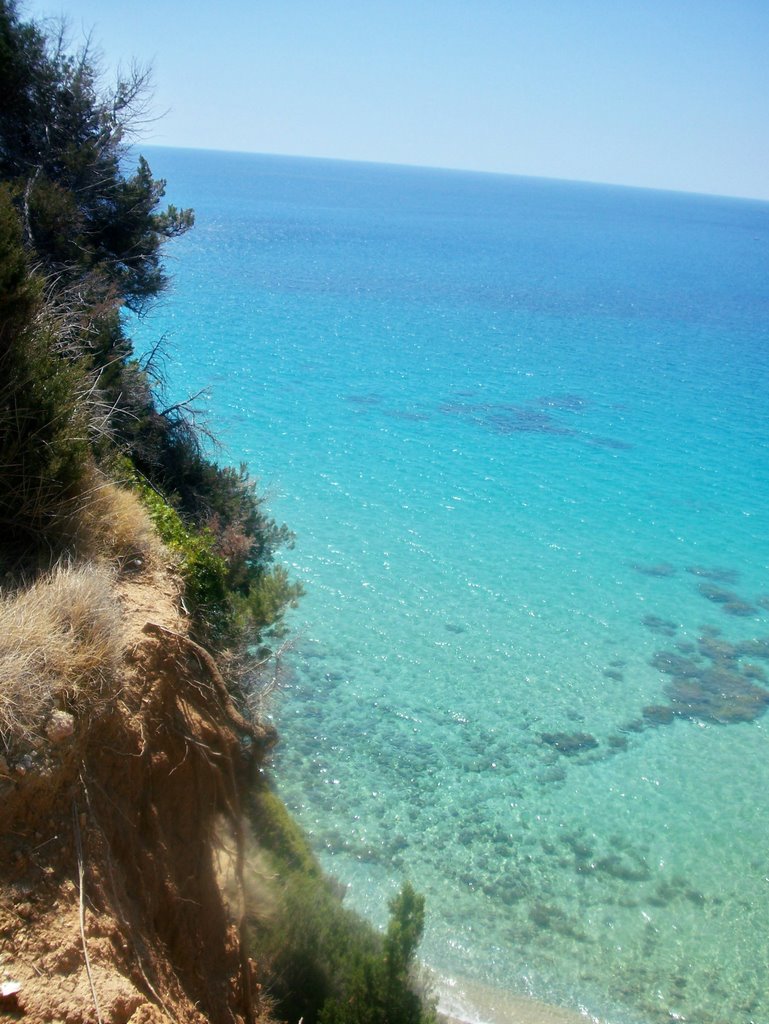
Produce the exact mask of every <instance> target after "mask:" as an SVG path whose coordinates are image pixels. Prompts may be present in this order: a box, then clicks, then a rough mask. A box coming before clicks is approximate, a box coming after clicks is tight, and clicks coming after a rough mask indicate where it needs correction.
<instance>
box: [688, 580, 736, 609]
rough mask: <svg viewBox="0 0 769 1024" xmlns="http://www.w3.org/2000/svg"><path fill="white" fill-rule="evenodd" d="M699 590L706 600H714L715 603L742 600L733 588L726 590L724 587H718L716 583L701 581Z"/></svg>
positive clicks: (698, 586)
mask: <svg viewBox="0 0 769 1024" xmlns="http://www.w3.org/2000/svg"><path fill="white" fill-rule="evenodd" d="M697 590H698V591H699V592H700V594H702V596H703V597H704V598H705V600H706V601H712V602H713V604H728V603H729V602H730V601H739V600H740V599H739V597H738V595H737V594H735V593H734V592H733V591H732V590H724V588H723V587H717V586H716V585H715V583H699V584H698V585H697Z"/></svg>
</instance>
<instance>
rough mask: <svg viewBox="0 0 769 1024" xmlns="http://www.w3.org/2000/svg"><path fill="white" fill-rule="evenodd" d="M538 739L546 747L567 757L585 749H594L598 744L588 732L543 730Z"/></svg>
mask: <svg viewBox="0 0 769 1024" xmlns="http://www.w3.org/2000/svg"><path fill="white" fill-rule="evenodd" d="M540 739H541V740H542V742H543V743H544V744H546V745H547V746H548V747H552V748H553V749H554V750H557V751H558V753H559V754H565V755H566V756H567V757H573V756H574V755H575V754H581V753H583V752H584V751H586V750H595V748H596V747H597V746H598V740H597V739H596V738H595V736H591V734H590V733H589V732H543V733H540Z"/></svg>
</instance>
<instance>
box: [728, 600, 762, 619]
mask: <svg viewBox="0 0 769 1024" xmlns="http://www.w3.org/2000/svg"><path fill="white" fill-rule="evenodd" d="M723 609H724V611H725V612H726V614H727V615H740V616H742V617H743V618H748V617H750V616H751V615H755V614H756V613H757V611H758V609H757V608H756V607H755V606H754V605H752V604H749V603H748V602H747V601H740V600H737V601H727V602H726V603H725V604H724V606H723Z"/></svg>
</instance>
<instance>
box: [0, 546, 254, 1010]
mask: <svg viewBox="0 0 769 1024" xmlns="http://www.w3.org/2000/svg"><path fill="white" fill-rule="evenodd" d="M86 572H87V574H92V575H93V576H95V577H96V578H97V579H98V580H99V583H100V585H101V587H102V590H106V593H102V594H101V595H100V600H101V601H104V600H105V599H106V600H107V601H114V605H115V607H116V608H117V609H118V610H119V616H118V621H117V636H114V637H112V639H111V642H112V643H116V644H117V647H118V649H117V651H116V652H115V654H116V660H115V664H114V667H113V668H112V669H111V670H110V673H109V676H110V678H109V680H108V682H106V683H105V682H102V683H101V685H100V686H99V692H98V693H92V694H90V695H88V696H87V697H84V698H82V699H81V701H80V706H79V707H78V706H77V702H75V706H74V707H73V706H72V705H71V704H67V695H66V694H64V693H62V694H60V695H59V696H60V698H61V699H62V702H63V703H65V705H66V706H70V707H73V710H72V711H71V712H70V711H63V710H61V709H60V708H56V709H52V710H51V712H50V714H49V715H48V717H47V720H46V721H45V722H44V723H42V729H41V730H40V732H39V733H38V734H37V735H35V734H32V735H28V736H27V737H26V739H25V741H24V742H22V743H21V744H17V745H16V749H15V752H14V756H12V757H7V758H5V759H4V763H3V764H2V770H3V775H2V779H1V780H0V788H1V789H2V804H1V805H0V865H1V867H2V872H1V875H0V934H2V937H3V944H2V950H3V952H2V962H1V963H0V971H2V981H3V983H4V991H5V992H6V993H7V994H6V995H5V996H4V997H3V998H2V1000H0V1007H2V1010H3V1011H4V1013H6V1014H7V1015H8V1016H9V1017H11V1018H13V1017H18V1018H20V1019H24V1020H29V1021H30V1022H33V1021H41V1022H42V1021H59V1020H60V1021H66V1022H67V1024H78V1022H84V1024H85V1022H91V1021H98V1020H102V1021H110V1022H114V1024H121V1022H127V1021H131V1022H133V1024H149V1022H151V1021H160V1020H169V1019H170V1020H175V1021H179V1022H187V1021H189V1022H201V1021H204V1020H207V1021H212V1022H217V1024H218V1022H222V1024H229V1022H235V1021H255V1020H266V1019H267V1016H266V1014H265V1011H266V1007H265V1006H264V1005H260V999H259V989H258V985H257V983H256V980H255V971H256V965H255V964H254V963H253V961H250V960H249V959H248V956H247V953H246V949H245V943H244V938H245V936H244V907H245V897H244V893H243V877H242V875H243V861H244V838H243V829H244V824H243V807H242V801H243V792H244V787H246V786H247V785H248V783H249V779H250V777H251V773H252V772H253V770H254V767H255V765H257V764H258V763H259V762H260V760H261V757H262V751H263V750H264V747H265V745H266V744H265V742H262V740H266V739H267V734H266V733H262V734H261V737H260V734H259V733H258V732H257V733H254V732H253V731H252V730H251V729H250V728H249V726H248V724H247V722H246V721H245V720H244V719H243V718H241V716H240V715H239V714H238V713H237V712H236V711H235V709H234V707H233V705H232V700H231V698H229V696H228V695H227V691H226V690H224V689H223V684H222V681H221V677H220V676H219V674H218V670H217V669H216V666H215V665H214V664H213V662H212V661H211V660H210V656H208V655H207V653H206V652H205V651H204V650H203V648H201V647H199V645H197V644H195V643H194V642H192V641H190V640H189V637H188V620H186V618H185V617H183V616H182V615H181V614H180V605H179V596H180V592H181V588H180V581H179V578H178V575H177V574H176V572H175V570H174V568H173V566H172V565H170V564H168V563H166V564H160V565H157V566H155V567H148V568H144V567H140V568H139V570H138V571H137V570H136V568H135V567H131V569H130V571H128V572H124V573H122V574H112V573H109V572H108V571H106V570H104V569H102V570H99V569H97V568H95V567H92V568H91V569H89V570H86ZM73 575H74V577H76V579H75V581H74V583H75V586H78V585H79V584H80V583H82V570H81V571H78V572H74V573H73ZM46 585H47V586H49V587H50V586H52V585H54V586H55V585H58V586H61V585H62V580H61V579H59V580H58V581H57V583H54V584H52V582H51V581H49V582H48V583H47V584H41V586H46ZM49 638H50V634H49ZM27 655H28V657H39V658H42V659H43V660H45V659H46V658H49V659H50V657H51V654H50V653H49V654H46V653H45V652H41V651H39V650H38V651H36V652H31V651H28V652H27Z"/></svg>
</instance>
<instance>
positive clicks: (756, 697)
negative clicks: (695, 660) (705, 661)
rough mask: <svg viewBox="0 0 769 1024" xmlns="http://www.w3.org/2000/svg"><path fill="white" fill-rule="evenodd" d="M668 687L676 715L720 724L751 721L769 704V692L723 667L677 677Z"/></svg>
mask: <svg viewBox="0 0 769 1024" xmlns="http://www.w3.org/2000/svg"><path fill="white" fill-rule="evenodd" d="M666 690H667V694H668V696H669V697H670V700H671V703H672V706H673V709H674V711H675V713H676V714H678V715H683V716H686V717H690V718H700V719H703V720H704V721H709V722H717V723H719V724H721V725H728V724H731V723H735V722H750V721H752V720H753V719H754V718H758V717H759V715H762V714H763V713H764V712H765V711H766V708H767V705H769V691H767V690H765V689H763V687H760V686H756V685H755V683H753V682H751V681H750V679H748V678H747V677H745V676H743V675H741V674H740V673H739V672H734V671H730V670H729V669H727V668H724V667H714V668H709V669H704V670H703V671H702V672H701V674H700V675H698V676H674V677H673V679H672V680H671V681H670V683H669V684H668V686H667V687H666Z"/></svg>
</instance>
